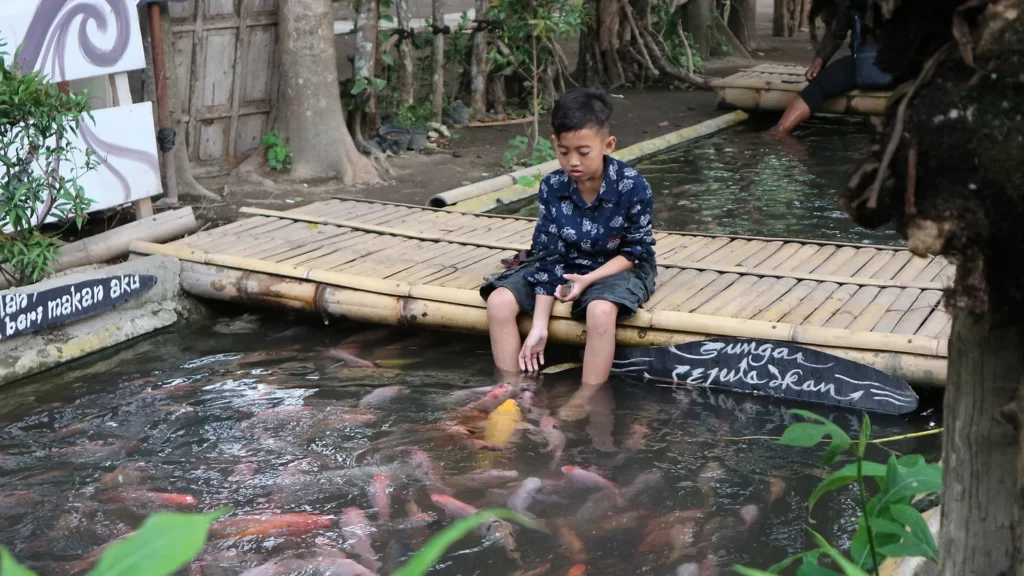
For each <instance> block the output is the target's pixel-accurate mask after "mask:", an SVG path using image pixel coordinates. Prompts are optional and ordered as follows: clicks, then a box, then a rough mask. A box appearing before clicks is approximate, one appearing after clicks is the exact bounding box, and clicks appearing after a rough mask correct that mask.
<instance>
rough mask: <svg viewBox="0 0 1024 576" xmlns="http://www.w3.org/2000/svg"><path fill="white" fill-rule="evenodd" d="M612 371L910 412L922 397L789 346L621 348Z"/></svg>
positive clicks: (887, 378) (882, 377)
mask: <svg viewBox="0 0 1024 576" xmlns="http://www.w3.org/2000/svg"><path fill="white" fill-rule="evenodd" d="M612 373H613V374H619V375H622V376H631V377H636V378H643V379H644V380H659V381H663V382H674V383H679V384H686V385H690V386H705V387H709V388H721V389H725V390H733V391H736V392H746V393H748V394H755V395H760V396H775V397H778V398H785V399H787V400H801V401H804V402H816V403H818V404H830V405H833V406H843V407H847V408H856V409H858V410H865V411H868V412H882V413H887V414H906V413H908V412H913V411H914V410H916V409H917V404H918V398H917V394H915V393H914V390H913V389H911V387H910V385H908V384H907V383H906V382H904V381H903V380H900V379H899V378H896V377H894V376H891V375H889V374H886V373H885V372H882V371H880V370H876V369H874V368H872V367H870V366H865V365H864V364H859V363H857V362H852V361H850V360H846V359H845V358H839V357H837V356H833V355H831V354H826V353H825V352H820V351H818V350H812V349H810V348H803V347H801V346H795V345H792V344H788V343H781V342H772V341H768V340H748V339H745V338H715V339H712V340H702V341H698V342H691V343H689V344H679V345H676V346H665V347H659V348H619V349H618V350H617V351H616V354H615V361H614V363H613V366H612Z"/></svg>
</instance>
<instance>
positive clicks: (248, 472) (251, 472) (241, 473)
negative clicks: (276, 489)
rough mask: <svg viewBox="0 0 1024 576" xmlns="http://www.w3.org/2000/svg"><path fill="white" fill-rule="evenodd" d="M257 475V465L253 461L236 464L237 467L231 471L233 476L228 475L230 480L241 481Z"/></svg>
mask: <svg viewBox="0 0 1024 576" xmlns="http://www.w3.org/2000/svg"><path fill="white" fill-rule="evenodd" d="M255 475H256V465H255V464H253V463H252V462H246V463H244V464H239V465H238V466H235V469H234V470H232V471H231V476H229V477H228V481H229V482H239V481H241V480H245V479H246V478H252V477H253V476H255Z"/></svg>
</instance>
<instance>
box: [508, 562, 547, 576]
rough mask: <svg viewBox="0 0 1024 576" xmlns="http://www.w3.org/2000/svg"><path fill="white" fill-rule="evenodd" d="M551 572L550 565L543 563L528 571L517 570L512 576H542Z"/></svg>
mask: <svg viewBox="0 0 1024 576" xmlns="http://www.w3.org/2000/svg"><path fill="white" fill-rule="evenodd" d="M550 571H551V563H550V562H545V563H543V564H541V565H540V566H537V567H536V568H530V569H528V570H519V571H518V572H516V573H515V574H513V575H512V576H544V575H545V574H547V573H548V572H550Z"/></svg>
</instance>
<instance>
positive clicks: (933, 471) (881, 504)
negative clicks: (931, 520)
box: [868, 456, 942, 516]
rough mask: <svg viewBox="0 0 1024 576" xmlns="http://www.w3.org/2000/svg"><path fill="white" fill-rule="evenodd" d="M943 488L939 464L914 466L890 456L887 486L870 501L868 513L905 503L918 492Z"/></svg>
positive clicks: (929, 491) (872, 513) (925, 492)
mask: <svg viewBox="0 0 1024 576" xmlns="http://www.w3.org/2000/svg"><path fill="white" fill-rule="evenodd" d="M941 489H942V468H941V467H940V466H939V465H938V464H925V465H924V466H916V467H914V468H904V467H903V466H900V465H899V462H898V461H897V460H896V457H895V456H890V457H889V464H888V466H887V468H886V474H885V486H884V487H883V488H882V491H881V492H879V493H878V495H876V496H875V497H874V498H872V499H871V501H870V502H868V514H869V515H872V516H873V515H875V511H876V510H880V509H882V508H887V507H889V506H890V505H892V504H905V503H908V502H909V501H910V499H911V498H912V497H914V496H916V495H918V494H931V493H932V492H938V491H940V490H941Z"/></svg>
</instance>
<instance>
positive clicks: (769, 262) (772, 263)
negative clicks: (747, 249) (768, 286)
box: [757, 242, 802, 270]
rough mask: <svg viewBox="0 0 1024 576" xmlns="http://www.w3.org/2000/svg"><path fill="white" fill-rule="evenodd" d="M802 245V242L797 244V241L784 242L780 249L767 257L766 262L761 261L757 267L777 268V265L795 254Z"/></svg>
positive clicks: (765, 268) (762, 268) (761, 268)
mask: <svg viewBox="0 0 1024 576" xmlns="http://www.w3.org/2000/svg"><path fill="white" fill-rule="evenodd" d="M801 246H802V244H797V243H795V242H789V243H787V244H783V245H782V246H780V247H779V249H778V250H776V251H775V252H774V253H772V255H771V256H769V257H768V258H766V259H765V261H764V262H762V263H760V264H759V265H758V266H757V268H758V269H759V270H775V267H776V266H778V265H779V264H782V263H783V262H785V261H786V259H787V258H789V257H790V256H792V255H793V254H796V251H797V250H799V249H800V248H801Z"/></svg>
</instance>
